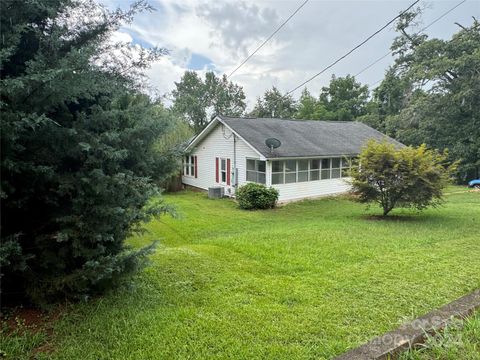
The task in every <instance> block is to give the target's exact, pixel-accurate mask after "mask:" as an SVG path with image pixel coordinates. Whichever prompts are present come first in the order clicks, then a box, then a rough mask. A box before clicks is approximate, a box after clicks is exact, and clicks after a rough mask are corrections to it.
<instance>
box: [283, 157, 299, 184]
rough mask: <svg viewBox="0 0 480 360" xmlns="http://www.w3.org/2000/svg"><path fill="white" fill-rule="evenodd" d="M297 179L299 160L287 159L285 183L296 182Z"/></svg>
mask: <svg viewBox="0 0 480 360" xmlns="http://www.w3.org/2000/svg"><path fill="white" fill-rule="evenodd" d="M296 181H297V161H296V160H286V161H285V184H289V183H294V182H296Z"/></svg>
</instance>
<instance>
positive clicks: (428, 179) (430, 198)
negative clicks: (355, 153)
mask: <svg viewBox="0 0 480 360" xmlns="http://www.w3.org/2000/svg"><path fill="white" fill-rule="evenodd" d="M446 158H447V155H446V154H441V153H439V152H437V151H435V150H429V149H427V147H426V146H425V145H421V146H419V147H417V148H413V147H404V148H400V149H396V148H395V146H394V145H392V144H388V143H386V142H383V143H379V142H376V141H373V140H372V141H370V142H369V143H368V144H367V146H366V147H365V148H364V149H363V150H362V152H361V154H360V156H359V159H358V162H359V164H360V166H354V167H352V170H351V176H352V180H351V184H352V192H353V193H354V194H355V195H356V196H357V200H358V201H360V202H362V203H376V204H378V205H380V207H381V208H382V209H383V215H384V216H386V215H387V214H388V213H389V212H390V211H391V210H392V209H394V208H396V207H411V208H416V209H418V210H422V209H425V208H427V207H428V206H436V205H438V204H440V203H441V201H442V192H443V189H444V188H445V187H446V186H447V185H448V183H449V180H450V175H451V173H452V171H453V169H454V167H455V164H454V165H450V166H446V165H445V164H446Z"/></svg>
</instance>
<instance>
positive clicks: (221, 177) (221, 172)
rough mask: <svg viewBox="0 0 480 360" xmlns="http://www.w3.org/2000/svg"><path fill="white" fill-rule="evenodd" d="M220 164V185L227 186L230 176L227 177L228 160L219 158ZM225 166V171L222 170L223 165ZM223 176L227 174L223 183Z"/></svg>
mask: <svg viewBox="0 0 480 360" xmlns="http://www.w3.org/2000/svg"><path fill="white" fill-rule="evenodd" d="M218 162H219V163H220V164H218V177H219V179H218V180H219V181H220V182H219V184H226V183H227V179H228V176H227V171H228V169H227V158H218ZM223 163H224V164H225V169H222V164H223ZM223 174H225V181H223Z"/></svg>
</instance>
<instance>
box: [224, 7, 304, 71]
mask: <svg viewBox="0 0 480 360" xmlns="http://www.w3.org/2000/svg"><path fill="white" fill-rule="evenodd" d="M308 1H309V0H305V1H304V2H303V3H302V4H301V5H300V6H299V7H298V8H297V9H296V10H295V11H294V12H293V13H292V14H291V15H290V16H289V17H288V18H287V19H286V20H285V21H284V22H283V23H282V24H281V25H280V26H279V27H278V28H277V29H276V30H275V31H274V32H273V33H272V34H271V35H270V36H269V37H268V38H267V39H265V41H264V42H263V43H261V44H260V46H259V47H257V48H256V49H255V51H254V52H252V53H251V54H250V55H248V56H247V57H246V58H245V60H243V61H242V62H241V63H240V65H238V66H237V67H236V68H235V69H234V70H233V71H232V72H231V73H230V74H228V75H227V79H228V78H229V77H230V76H232V75H233V74H235V72H236V71H237V70H238V69H240V68H241V67H242V66H243V65H244V64H245V63H246V62H247V61H248V60H250V58H251V57H252V56H253V55H255V54H256V53H257V51H258V50H260V49H261V48H262V47H263V46H264V45H265V44H266V43H267V42H269V41H270V39H272V38H273V37H274V36H275V34H276V33H278V32H279V31H280V30H281V29H282V28H283V27H284V26H285V25H286V24H287V23H288V22H289V21H290V19H291V18H293V17H294V16H295V15H296V14H297V13H298V12H299V11H300V9H301V8H302V7H304V6H305V5H306V4H307V2H308Z"/></svg>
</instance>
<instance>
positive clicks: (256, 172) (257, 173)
mask: <svg viewBox="0 0 480 360" xmlns="http://www.w3.org/2000/svg"><path fill="white" fill-rule="evenodd" d="M249 161H254V162H255V166H254V167H255V170H249V169H248V162H249ZM260 162H263V163H264V166H265V171H259V170H258V164H259V163H260ZM249 172H252V173H255V179H256V181H252V180H248V173H249ZM259 174H263V177H264V178H265V181H264V182H260V181H258V178H259ZM245 181H246V182H253V183H257V184H263V185H266V183H267V162H266V161H265V160H260V159H254V158H246V160H245Z"/></svg>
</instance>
